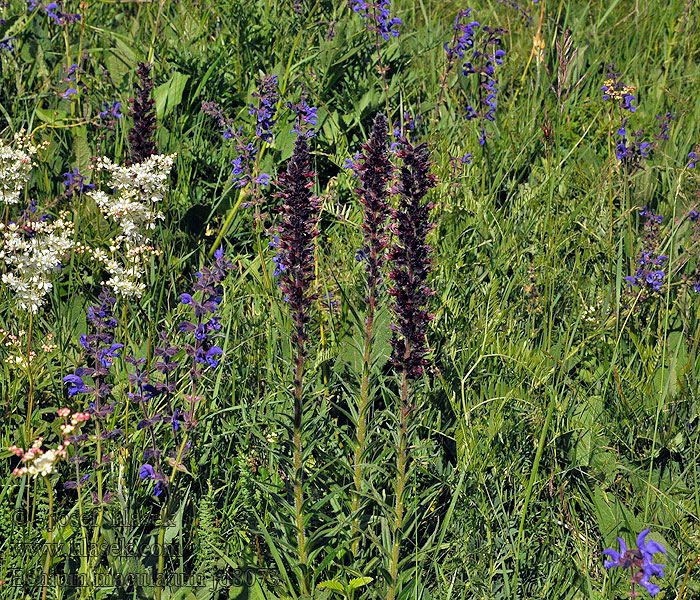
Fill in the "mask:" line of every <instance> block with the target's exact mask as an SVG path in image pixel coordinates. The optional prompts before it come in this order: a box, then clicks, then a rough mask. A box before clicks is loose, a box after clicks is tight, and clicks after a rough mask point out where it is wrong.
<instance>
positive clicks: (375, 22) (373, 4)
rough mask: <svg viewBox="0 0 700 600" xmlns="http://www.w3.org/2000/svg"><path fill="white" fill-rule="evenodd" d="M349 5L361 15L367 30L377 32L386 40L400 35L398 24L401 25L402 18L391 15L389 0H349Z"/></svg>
mask: <svg viewBox="0 0 700 600" xmlns="http://www.w3.org/2000/svg"><path fill="white" fill-rule="evenodd" d="M348 5H349V6H350V8H351V9H352V10H353V12H356V13H357V14H359V15H360V17H361V18H362V20H363V21H364V22H365V27H366V29H367V31H371V32H375V33H377V34H378V35H380V36H381V37H382V38H384V40H385V41H389V40H390V39H391V38H392V37H398V36H399V30H398V29H397V26H398V25H401V19H398V18H396V17H392V16H391V14H390V11H391V2H390V1H389V0H375V1H372V0H348Z"/></svg>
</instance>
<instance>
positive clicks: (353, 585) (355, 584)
mask: <svg viewBox="0 0 700 600" xmlns="http://www.w3.org/2000/svg"><path fill="white" fill-rule="evenodd" d="M373 581H374V577H356V578H355V579H351V580H350V581H349V582H348V590H349V591H353V590H356V589H358V588H361V587H363V586H365V585H367V584H369V583H372V582H373Z"/></svg>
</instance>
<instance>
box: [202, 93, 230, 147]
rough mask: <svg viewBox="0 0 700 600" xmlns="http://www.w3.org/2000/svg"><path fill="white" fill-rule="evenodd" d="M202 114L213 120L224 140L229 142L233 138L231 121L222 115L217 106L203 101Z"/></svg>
mask: <svg viewBox="0 0 700 600" xmlns="http://www.w3.org/2000/svg"><path fill="white" fill-rule="evenodd" d="M202 112H203V113H204V114H205V115H208V116H209V117H211V118H212V119H214V120H215V121H216V123H217V124H218V126H219V127H221V128H222V130H221V134H222V135H223V136H224V139H225V140H230V139H231V138H232V137H234V133H233V132H234V129H233V121H232V120H231V119H230V118H229V117H227V116H226V115H225V114H224V111H223V110H222V108H221V106H220V105H219V104H217V103H216V102H209V101H206V100H203V101H202Z"/></svg>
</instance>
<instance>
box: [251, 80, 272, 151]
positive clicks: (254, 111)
mask: <svg viewBox="0 0 700 600" xmlns="http://www.w3.org/2000/svg"><path fill="white" fill-rule="evenodd" d="M277 79H278V76H277V75H263V76H262V77H261V78H260V80H259V82H258V89H257V90H256V91H255V92H253V98H257V105H254V104H249V105H248V113H249V114H251V115H255V120H256V125H255V131H256V133H257V135H258V137H259V138H260V139H261V140H263V141H265V142H268V143H270V142H272V141H273V140H274V135H273V134H272V128H273V127H274V125H275V123H276V122H277V120H276V118H275V117H276V115H277V102H278V100H279V92H278V90H277V85H278V83H277Z"/></svg>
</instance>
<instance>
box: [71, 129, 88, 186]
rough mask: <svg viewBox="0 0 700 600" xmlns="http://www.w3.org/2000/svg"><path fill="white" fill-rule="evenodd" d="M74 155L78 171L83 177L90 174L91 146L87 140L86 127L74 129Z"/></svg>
mask: <svg viewBox="0 0 700 600" xmlns="http://www.w3.org/2000/svg"><path fill="white" fill-rule="evenodd" d="M73 153H74V154H75V162H76V166H77V167H78V171H80V173H81V174H82V175H84V174H86V173H87V172H88V167H89V166H90V156H91V154H90V144H88V139H87V128H86V127H85V126H81V127H75V128H74V129H73Z"/></svg>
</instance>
